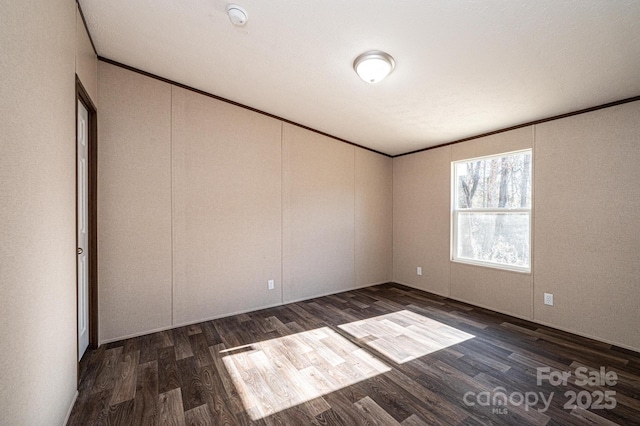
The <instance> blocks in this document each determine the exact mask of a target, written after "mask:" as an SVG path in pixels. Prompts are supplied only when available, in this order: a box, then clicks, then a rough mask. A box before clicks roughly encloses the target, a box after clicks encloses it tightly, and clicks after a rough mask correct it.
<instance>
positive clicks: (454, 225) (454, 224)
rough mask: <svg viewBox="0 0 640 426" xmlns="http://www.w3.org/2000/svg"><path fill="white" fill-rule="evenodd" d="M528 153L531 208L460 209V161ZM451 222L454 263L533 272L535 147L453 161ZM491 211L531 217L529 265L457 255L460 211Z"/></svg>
mask: <svg viewBox="0 0 640 426" xmlns="http://www.w3.org/2000/svg"><path fill="white" fill-rule="evenodd" d="M523 153H528V154H529V155H530V158H531V160H530V172H529V179H530V190H531V204H530V206H529V208H465V209H460V208H458V207H457V202H458V197H457V195H458V180H457V179H456V177H457V175H456V165H457V164H458V163H469V162H473V161H478V160H488V159H492V158H497V159H500V158H503V157H508V156H512V155H517V154H523ZM450 206H451V207H450V209H451V211H450V217H449V218H450V222H451V230H450V240H449V248H450V256H449V258H450V261H451V262H454V263H461V264H465V265H473V266H480V267H485V268H492V269H499V270H503V271H510V272H518V273H522V274H529V275H530V274H531V271H532V264H533V258H532V255H533V230H532V228H533V149H532V148H526V149H519V150H515V151H506V152H501V153H498V154H490V155H483V156H479V157H471V158H463V159H460V160H455V161H451V205H450ZM461 212H462V213H469V212H470V213H489V214H527V215H528V218H529V232H528V237H529V265H528V266H518V265H509V264H505V263H498V262H490V261H485V260H477V259H468V258H464V257H458V256H457V248H458V246H457V237H458V215H459V213H461Z"/></svg>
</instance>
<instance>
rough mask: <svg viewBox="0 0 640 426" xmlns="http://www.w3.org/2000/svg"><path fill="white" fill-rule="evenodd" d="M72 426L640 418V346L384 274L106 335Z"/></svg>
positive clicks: (88, 361) (86, 367)
mask: <svg viewBox="0 0 640 426" xmlns="http://www.w3.org/2000/svg"><path fill="white" fill-rule="evenodd" d="M563 372H565V373H564V376H562V373H563ZM563 379H566V380H563ZM69 424H70V425H93V424H113V425H155V424H175V425H183V424H188V425H236V424H238V425H245V424H246V425H248V424H258V425H270V424H282V425H306V424H316V425H359V424H366V425H397V424H402V425H405V426H413V425H440V424H441V425H454V424H464V425H482V424H504V425H513V424H520V425H528V424H533V425H544V424H556V425H572V424H575V425H585V424H620V425H633V424H637V425H640V354H639V353H636V352H632V351H628V350H625V349H621V348H618V347H614V346H611V345H608V344H605V343H602V342H598V341H594V340H590V339H586V338H582V337H578V336H575V335H572V334H568V333H564V332H560V331H557V330H554V329H551V328H546V327H541V326H539V325H536V324H533V323H531V322H527V321H523V320H519V319H515V318H512V317H509V316H506V315H501V314H497V313H495V312H491V311H488V310H484V309H481V308H477V307H473V306H470V305H466V304H463V303H459V302H456V301H453V300H450V299H446V298H442V297H438V296H434V295H430V294H428V293H424V292H421V291H418V290H413V289H410V288H407V287H403V286H400V285H396V284H384V285H379V286H375V287H370V288H366V289H361V290H355V291H350V292H346V293H341V294H337V295H333V296H326V297H320V298H317V299H313V300H308V301H304V302H299V303H294V304H289V305H285V306H281V307H277V308H271V309H265V310H261V311H256V312H252V313H249V314H242V315H236V316H232V317H227V318H222V319H218V320H214V321H208V322H204V323H200V324H196V325H191V326H187V327H181V328H177V329H173V330H170V331H164V332H159V333H154V334H149V335H146V336H142V337H137V338H132V339H128V340H123V341H119V342H114V343H109V344H106V345H103V346H102V347H100V348H99V349H97V350H95V351H91V352H88V353H87V354H86V355H85V357H84V358H83V360H82V362H81V382H80V392H79V396H78V400H77V402H76V404H75V406H74V408H73V411H72V413H71V417H70V420H69Z"/></svg>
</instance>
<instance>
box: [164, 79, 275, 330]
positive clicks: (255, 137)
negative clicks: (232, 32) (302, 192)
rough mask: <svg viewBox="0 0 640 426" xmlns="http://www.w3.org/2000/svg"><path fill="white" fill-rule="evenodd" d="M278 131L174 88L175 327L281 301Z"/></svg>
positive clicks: (265, 120) (262, 119)
mask: <svg viewBox="0 0 640 426" xmlns="http://www.w3.org/2000/svg"><path fill="white" fill-rule="evenodd" d="M280 126H281V124H280V122H279V121H278V120H275V119H273V118H269V117H266V116H264V115H261V114H256V113H254V112H251V111H248V110H246V109H243V108H239V107H236V106H232V105H229V104H228V103H225V102H221V101H217V100H215V99H211V98H209V97H206V96H203V95H199V94H196V93H194V92H191V91H188V90H184V89H180V88H175V87H174V88H173V126H172V129H173V137H172V140H173V203H174V207H173V214H174V219H173V220H174V225H173V247H174V249H173V250H174V257H173V259H174V267H173V273H174V323H175V324H184V323H188V322H194V321H198V320H202V319H204V318H212V317H215V316H220V315H224V314H229V313H232V312H239V311H246V310H248V309H256V308H260V307H264V306H265V305H274V304H277V303H278V302H280V297H281V294H280V293H281V284H282V279H281V265H280V264H281V258H282V257H281V256H282V251H281V221H282V203H281V193H282V188H281V173H282V167H281V164H280V157H281V155H280V154H281V150H280V145H281V140H280V139H281V138H280ZM269 279H273V280H274V281H275V283H274V284H275V289H274V290H271V291H269V290H268V288H267V281H268V280H269Z"/></svg>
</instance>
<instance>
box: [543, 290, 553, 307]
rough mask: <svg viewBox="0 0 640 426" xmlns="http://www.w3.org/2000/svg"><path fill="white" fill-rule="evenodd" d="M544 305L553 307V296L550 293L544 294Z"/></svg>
mask: <svg viewBox="0 0 640 426" xmlns="http://www.w3.org/2000/svg"><path fill="white" fill-rule="evenodd" d="M544 304H545V305H549V306H553V294H551V293H545V294H544Z"/></svg>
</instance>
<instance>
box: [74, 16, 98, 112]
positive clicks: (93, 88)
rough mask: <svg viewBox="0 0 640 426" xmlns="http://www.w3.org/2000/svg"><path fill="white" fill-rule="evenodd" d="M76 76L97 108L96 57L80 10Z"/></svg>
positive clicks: (77, 29) (77, 20) (77, 21)
mask: <svg viewBox="0 0 640 426" xmlns="http://www.w3.org/2000/svg"><path fill="white" fill-rule="evenodd" d="M76 74H77V75H78V78H80V81H81V82H82V86H83V87H84V89H85V90H86V91H87V94H88V95H89V97H90V98H91V100H92V101H93V104H94V106H96V107H97V106H98V57H97V56H96V52H95V51H94V50H93V45H92V44H91V40H90V39H89V34H88V33H87V28H86V27H85V26H84V22H82V16H81V15H80V9H78V10H77V12H76Z"/></svg>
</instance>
